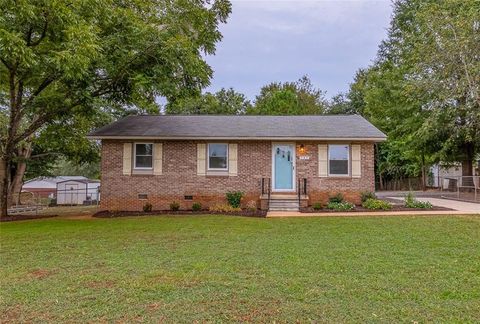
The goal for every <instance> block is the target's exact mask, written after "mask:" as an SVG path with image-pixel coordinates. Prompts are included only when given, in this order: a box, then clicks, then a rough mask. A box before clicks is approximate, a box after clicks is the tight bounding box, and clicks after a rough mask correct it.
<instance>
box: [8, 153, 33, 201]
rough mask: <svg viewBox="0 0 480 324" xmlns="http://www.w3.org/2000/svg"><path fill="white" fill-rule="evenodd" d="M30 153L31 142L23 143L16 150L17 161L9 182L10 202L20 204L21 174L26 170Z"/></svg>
mask: <svg viewBox="0 0 480 324" xmlns="http://www.w3.org/2000/svg"><path fill="white" fill-rule="evenodd" d="M31 155H32V144H31V143H27V144H25V147H24V148H21V149H19V150H18V162H17V168H16V170H15V174H14V175H13V178H12V182H11V184H10V190H9V191H10V204H15V205H18V204H20V193H21V191H22V186H23V176H24V175H25V171H26V170H27V160H28V159H29V158H30V156H31Z"/></svg>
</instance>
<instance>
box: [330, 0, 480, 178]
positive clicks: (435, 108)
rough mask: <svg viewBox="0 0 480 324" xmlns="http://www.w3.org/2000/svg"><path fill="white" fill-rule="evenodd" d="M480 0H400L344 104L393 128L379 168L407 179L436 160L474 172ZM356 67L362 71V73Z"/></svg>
mask: <svg viewBox="0 0 480 324" xmlns="http://www.w3.org/2000/svg"><path fill="white" fill-rule="evenodd" d="M479 37H480V3H478V2H475V1H463V2H459V1H423V0H422V1H421V0H398V1H396V2H395V3H394V14H393V17H392V22H391V26H390V28H389V32H388V37H387V39H386V40H385V41H384V42H382V44H381V45H380V47H379V51H378V55H377V59H376V60H375V62H374V64H373V65H372V66H371V67H369V68H368V69H366V70H363V71H361V74H362V77H361V78H356V80H355V82H354V83H353V84H352V85H351V89H350V92H349V93H348V95H347V96H346V97H347V100H344V101H343V102H342V101H340V103H341V104H343V106H342V105H337V106H339V107H347V108H343V109H350V107H349V106H348V105H351V102H350V100H349V99H350V97H352V98H355V102H357V103H358V106H359V107H362V106H363V108H361V109H359V110H358V111H359V112H360V113H361V114H363V115H364V116H365V117H366V118H368V119H369V120H370V121H371V122H372V123H373V124H375V125H376V126H377V127H379V128H380V129H381V130H383V131H384V132H386V133H387V134H388V141H387V142H386V143H383V144H381V145H380V146H379V151H378V154H377V173H378V174H379V175H380V176H383V177H387V178H388V177H390V178H402V177H409V176H417V175H418V174H422V173H423V176H424V180H425V178H426V172H427V171H426V169H427V168H428V166H429V165H431V164H433V163H435V162H439V161H462V162H463V163H464V164H465V165H466V167H464V173H465V172H467V175H468V172H470V173H471V169H472V160H473V158H474V156H475V154H476V153H478V152H479V150H480V133H479V125H480V123H479V121H480V119H479V114H480V106H479V104H480V99H479V95H478V94H479V89H480V86H479V84H480V56H479V55H478V53H480V38H479ZM358 75H359V74H357V76H358Z"/></svg>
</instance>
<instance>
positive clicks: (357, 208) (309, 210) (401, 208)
mask: <svg viewBox="0 0 480 324" xmlns="http://www.w3.org/2000/svg"><path fill="white" fill-rule="evenodd" d="M450 210H455V209H451V208H446V207H438V206H433V208H430V209H424V208H407V207H405V206H395V205H394V206H392V208H391V209H389V210H381V209H376V210H373V209H368V208H364V207H362V206H355V208H354V209H352V210H342V211H338V210H332V209H327V208H322V209H319V210H314V209H313V208H312V207H308V208H301V209H300V212H301V213H317V214H318V213H332V214H335V213H358V212H377V213H384V212H391V211H450Z"/></svg>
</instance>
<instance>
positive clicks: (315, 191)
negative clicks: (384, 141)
mask: <svg viewBox="0 0 480 324" xmlns="http://www.w3.org/2000/svg"><path fill="white" fill-rule="evenodd" d="M303 144H304V147H305V153H304V154H305V155H307V156H309V157H310V159H309V160H300V159H299V156H300V155H301V154H300V153H299V145H300V144H299V143H297V177H298V178H299V179H301V178H307V193H308V196H309V204H313V203H315V202H322V203H323V204H325V203H327V202H328V198H329V196H331V195H334V194H336V193H339V192H340V193H342V194H343V196H344V198H345V200H347V201H350V202H352V203H355V204H360V203H361V200H360V193H361V192H362V191H375V175H374V145H373V144H372V143H355V142H353V143H351V144H361V170H362V171H361V177H360V178H352V177H324V178H320V177H318V176H317V175H318V144H319V142H310V143H303Z"/></svg>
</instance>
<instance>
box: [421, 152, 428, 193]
mask: <svg viewBox="0 0 480 324" xmlns="http://www.w3.org/2000/svg"><path fill="white" fill-rule="evenodd" d="M425 168H426V166H425V155H423V154H422V191H426V190H427V170H425Z"/></svg>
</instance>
